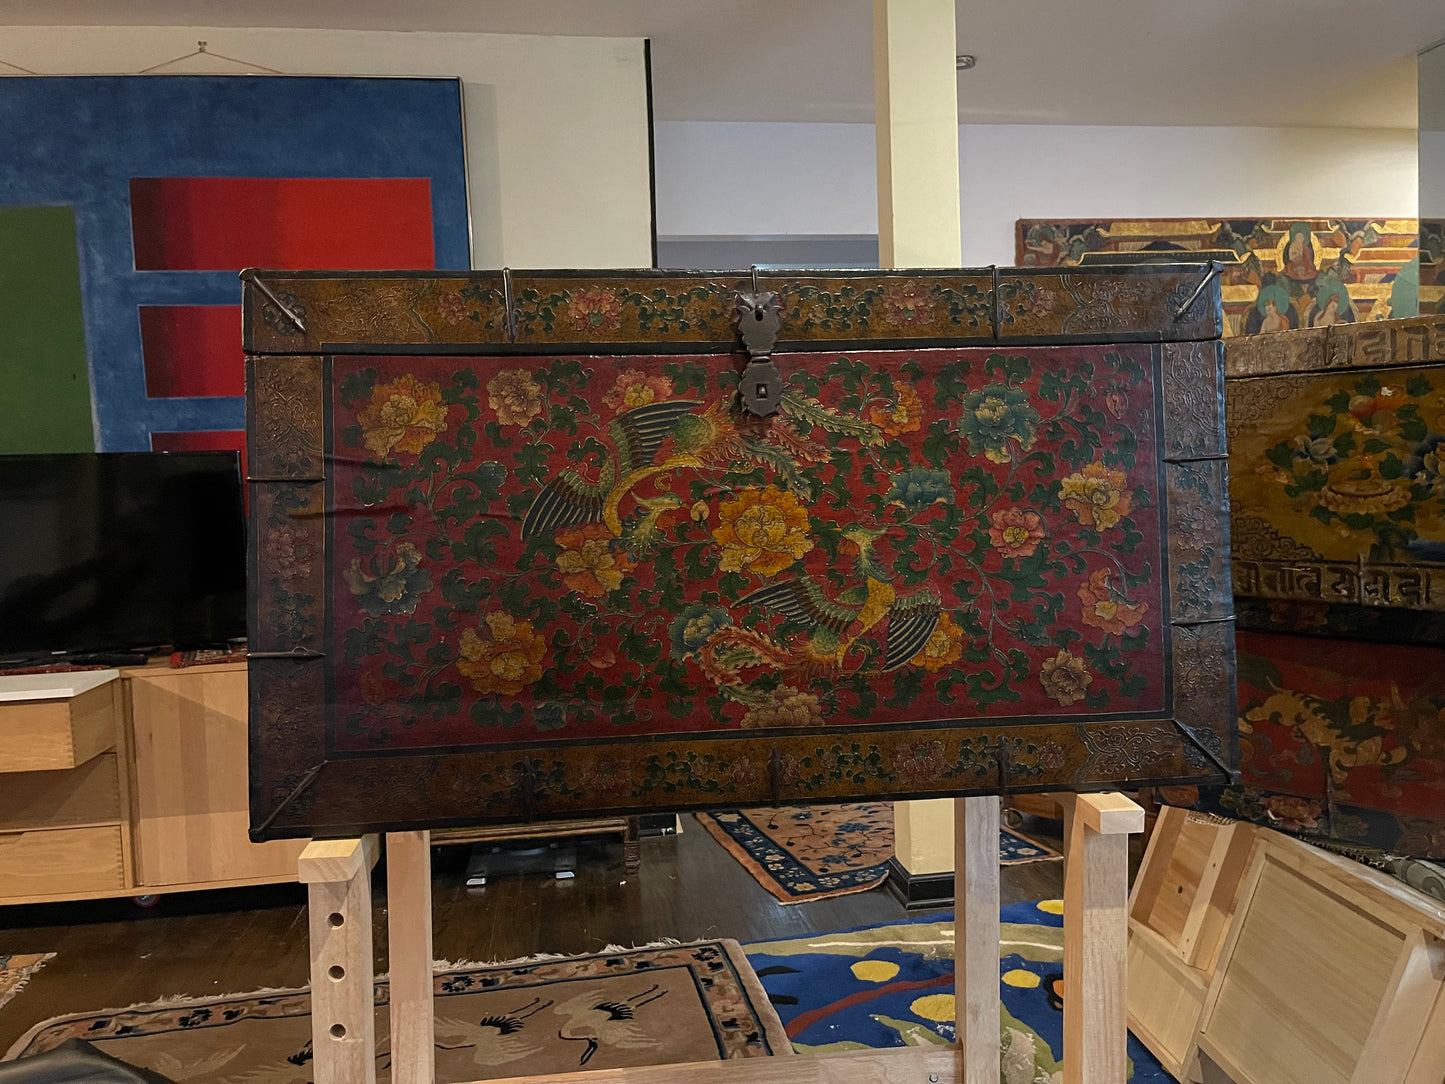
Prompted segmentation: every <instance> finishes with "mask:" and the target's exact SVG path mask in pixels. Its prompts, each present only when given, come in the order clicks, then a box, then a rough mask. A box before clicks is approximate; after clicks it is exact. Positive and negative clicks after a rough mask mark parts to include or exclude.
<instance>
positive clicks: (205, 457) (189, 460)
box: [0, 452, 246, 661]
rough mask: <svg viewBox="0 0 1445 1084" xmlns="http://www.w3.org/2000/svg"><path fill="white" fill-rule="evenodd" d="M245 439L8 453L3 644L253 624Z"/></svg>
mask: <svg viewBox="0 0 1445 1084" xmlns="http://www.w3.org/2000/svg"><path fill="white" fill-rule="evenodd" d="M245 546H246V542H245V516H244V512H243V505H242V500H241V471H240V462H239V457H238V455H237V454H236V453H235V452H119V453H91V454H69V455H4V456H0V657H4V658H6V659H7V660H12V661H13V660H14V659H16V658H18V657H35V656H43V655H46V654H50V653H57V652H68V653H72V654H92V653H106V652H117V653H118V652H126V651H137V650H145V649H154V648H158V647H161V646H171V647H174V648H193V647H205V646H215V645H219V644H223V643H224V642H226V641H228V640H231V639H235V638H239V637H242V636H245V634H246V560H245Z"/></svg>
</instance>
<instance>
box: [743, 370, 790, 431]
mask: <svg viewBox="0 0 1445 1084" xmlns="http://www.w3.org/2000/svg"><path fill="white" fill-rule="evenodd" d="M738 395H739V396H740V397H741V399H742V404H743V408H744V409H745V410H747V411H748V412H749V413H751V414H756V415H758V416H759V417H760V418H766V417H768V416H769V415H771V414H776V413H777V412H778V404H779V402H780V401H781V400H782V397H783V374H782V373H780V372H778V367H777V366H776V365H774V364H773V359H772V358H757V359H755V360H753V361H750V362H748V365H747V368H745V369H744V370H743V375H742V376H741V377H740V378H739V381H738Z"/></svg>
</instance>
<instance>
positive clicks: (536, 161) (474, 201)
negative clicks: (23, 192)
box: [0, 26, 652, 268]
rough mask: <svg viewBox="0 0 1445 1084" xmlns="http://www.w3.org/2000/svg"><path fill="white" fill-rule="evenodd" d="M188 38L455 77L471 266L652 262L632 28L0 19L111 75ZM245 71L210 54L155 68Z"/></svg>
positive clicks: (262, 61)
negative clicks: (435, 29) (537, 30)
mask: <svg viewBox="0 0 1445 1084" xmlns="http://www.w3.org/2000/svg"><path fill="white" fill-rule="evenodd" d="M198 40H203V41H205V42H206V43H207V48H208V50H209V51H210V52H211V53H212V54H223V55H224V56H227V57H233V58H236V59H239V60H242V61H245V62H246V63H247V64H249V65H255V66H264V67H267V68H275V69H277V70H279V71H281V72H284V73H286V74H288V75H424V76H449V77H459V78H461V79H462V80H463V84H464V102H465V108H466V138H467V157H468V174H469V186H470V196H471V207H472V263H473V266H474V267H479V268H486V267H499V266H502V265H504V264H505V265H510V266H512V267H645V266H649V265H650V264H651V262H652V258H651V205H650V200H649V195H648V162H647V86H646V74H645V69H644V65H643V53H642V42H641V40H640V39H622V38H567V37H556V38H553V37H531V36H518V35H501V34H434V33H395V32H378V31H342V30H279V29H237V28H220V27H95V26H91V27H20V26H7V27H5V29H4V35H3V50H0V51H3V59H4V60H6V61H8V62H9V63H10V64H13V65H19V66H20V67H24V68H29V69H31V70H32V71H35V72H37V73H39V74H42V75H74V74H89V75H101V74H104V75H112V74H126V73H133V72H139V71H141V70H142V69H144V68H148V67H150V66H152V65H156V64H162V63H164V62H165V61H169V60H172V59H173V58H175V57H179V56H181V55H183V54H185V53H189V52H192V51H194V50H195V48H196V42H197V41H198ZM0 70H4V71H6V72H9V73H11V74H14V72H13V70H12V69H8V68H6V69H0ZM244 70H245V68H244V66H237V65H234V64H228V63H225V62H223V61H221V60H219V59H215V58H197V59H196V60H193V61H191V62H189V63H187V64H184V65H177V66H168V67H166V68H165V69H164V71H166V72H197V71H201V72H212V73H218V74H225V73H231V72H241V71H244Z"/></svg>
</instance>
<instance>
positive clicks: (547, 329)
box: [245, 267, 1236, 838]
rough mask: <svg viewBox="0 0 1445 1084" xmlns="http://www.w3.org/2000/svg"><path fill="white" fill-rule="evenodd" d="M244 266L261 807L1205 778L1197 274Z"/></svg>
mask: <svg viewBox="0 0 1445 1084" xmlns="http://www.w3.org/2000/svg"><path fill="white" fill-rule="evenodd" d="M247 279H248V281H247V285H246V291H245V327H246V340H247V352H248V381H249V385H248V388H249V405H248V410H249V415H248V423H247V424H248V434H249V466H248V471H249V478H250V480H251V489H250V493H251V504H250V512H251V523H252V531H253V547H252V569H251V572H252V575H251V605H252V613H251V643H250V646H251V661H250V675H251V810H252V818H253V825H254V828H253V834H254V835H255V836H256V837H257V838H272V837H277V836H288V835H308V834H315V835H325V834H337V833H351V832H357V831H362V830H368V829H377V828H396V827H403V826H417V827H420V826H441V825H448V824H467V823H483V822H502V821H519V820H527V819H532V818H558V817H575V816H584V815H594V814H602V813H617V812H635V811H641V810H648V809H666V810H676V809H689V808H707V807H715V806H739V805H742V806H746V805H758V804H765V803H779V802H807V801H839V800H846V799H853V798H863V797H894V798H904V797H923V796H940V795H962V794H979V793H1000V792H1006V791H1010V790H1056V789H1060V788H1077V789H1096V788H1107V787H1117V786H1122V785H1126V784H1137V783H1140V782H1150V781H1154V782H1175V783H1185V782H1210V781H1212V782H1221V781H1224V780H1226V779H1228V778H1229V776H1230V772H1231V769H1232V766H1233V764H1234V762H1235V759H1236V751H1235V742H1234V729H1233V724H1234V711H1233V701H1232V696H1233V627H1232V608H1231V601H1230V597H1229V589H1228V581H1227V575H1226V571H1225V570H1226V562H1227V560H1228V543H1227V537H1226V520H1225V464H1224V460H1223V451H1224V444H1223V411H1222V388H1223V351H1222V347H1221V346H1220V344H1219V342H1218V339H1217V336H1218V334H1219V323H1220V315H1219V313H1220V308H1219V292H1218V284H1217V282H1213V281H1210V280H1208V279H1207V278H1206V276H1205V274H1204V271H1203V269H1202V268H1199V267H1175V268H1161V267H1151V268H1148V269H1141V270H1118V269H1109V270H1108V271H1107V272H1093V271H1074V270H1069V271H1002V270H999V271H995V270H992V269H985V270H982V271H977V272H971V271H951V272H864V273H829V274H826V275H822V276H818V277H811V276H794V275H788V276H786V277H784V276H778V277H771V276H762V277H761V278H760V279H753V278H750V277H748V276H738V275H718V274H702V273H684V272H653V273H649V272H627V273H622V272H613V273H603V272H539V273H529V274H526V275H521V274H517V275H513V274H508V273H501V274H498V273H475V274H472V275H469V276H457V277H438V276H436V275H435V274H415V275H409V274H391V275H329V274H296V273H282V272H252V273H248V276H247Z"/></svg>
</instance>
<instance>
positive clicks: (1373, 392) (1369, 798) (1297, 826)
mask: <svg viewBox="0 0 1445 1084" xmlns="http://www.w3.org/2000/svg"><path fill="white" fill-rule="evenodd" d="M1228 372H1229V379H1228V380H1227V381H1226V385H1225V386H1226V399H1227V403H1228V433H1229V463H1230V474H1231V518H1232V528H1233V535H1234V592H1235V604H1236V606H1237V608H1238V614H1239V623H1240V627H1241V630H1248V631H1241V633H1240V636H1239V641H1238V645H1239V712H1240V719H1239V729H1240V735H1241V737H1240V746H1241V754H1242V764H1241V774H1240V779H1239V781H1238V785H1237V786H1232V787H1227V788H1223V789H1217V790H1210V791H1206V792H1205V793H1204V794H1203V795H1202V796H1201V797H1200V798H1199V801H1200V802H1201V803H1202V804H1203V805H1204V806H1205V807H1206V808H1211V809H1215V810H1218V811H1223V812H1227V813H1231V814H1233V815H1235V816H1245V817H1248V818H1250V819H1255V820H1260V821H1262V822H1264V823H1267V824H1271V825H1273V826H1275V827H1279V828H1284V829H1287V830H1292V831H1297V832H1300V833H1303V834H1306V835H1314V836H1319V837H1323V838H1331V839H1334V840H1336V841H1339V842H1343V843H1349V844H1355V845H1360V846H1370V847H1377V848H1380V849H1383V850H1387V851H1390V852H1393V853H1397V854H1405V855H1414V856H1417V857H1437V858H1438V857H1445V469H1442V468H1445V453H1442V451H1441V448H1442V445H1445V317H1440V316H1436V317H1429V318H1422V319H1417V320H1400V321H1390V322H1384V323H1375V324H1363V325H1359V326H1355V327H1342V326H1335V327H1331V328H1328V329H1320V330H1315V331H1300V332H1290V333H1285V334H1280V335H1264V336H1256V337H1249V338H1241V339H1233V340H1230V345H1229V350H1228Z"/></svg>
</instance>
